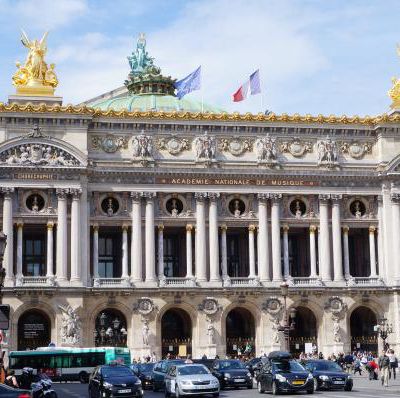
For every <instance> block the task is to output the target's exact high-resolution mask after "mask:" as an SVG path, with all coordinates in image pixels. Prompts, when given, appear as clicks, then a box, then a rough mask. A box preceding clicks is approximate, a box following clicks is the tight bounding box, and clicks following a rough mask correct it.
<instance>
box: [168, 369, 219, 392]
mask: <svg viewBox="0 0 400 398" xmlns="http://www.w3.org/2000/svg"><path fill="white" fill-rule="evenodd" d="M207 394H210V395H212V396H213V397H218V396H219V381H218V379H217V378H216V377H214V376H213V375H212V374H211V372H210V371H209V370H208V369H207V368H206V367H205V366H204V365H201V364H193V365H192V364H190V365H189V364H182V365H180V364H179V365H173V366H171V367H170V368H169V371H168V373H167V375H166V376H165V397H166V398H168V397H170V396H171V395H173V396H175V398H179V397H180V396H183V395H207Z"/></svg>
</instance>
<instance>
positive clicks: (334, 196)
mask: <svg viewBox="0 0 400 398" xmlns="http://www.w3.org/2000/svg"><path fill="white" fill-rule="evenodd" d="M342 198H343V195H342V194H332V195H331V199H332V201H333V202H334V203H335V202H336V203H338V202H339V201H340V200H342Z"/></svg>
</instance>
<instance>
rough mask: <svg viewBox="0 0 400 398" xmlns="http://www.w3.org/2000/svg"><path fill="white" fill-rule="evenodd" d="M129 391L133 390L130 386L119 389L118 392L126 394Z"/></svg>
mask: <svg viewBox="0 0 400 398" xmlns="http://www.w3.org/2000/svg"><path fill="white" fill-rule="evenodd" d="M128 392H131V389H130V388H127V389H126V390H118V394H126V393H128Z"/></svg>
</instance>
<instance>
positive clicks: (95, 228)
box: [93, 224, 100, 279]
mask: <svg viewBox="0 0 400 398" xmlns="http://www.w3.org/2000/svg"><path fill="white" fill-rule="evenodd" d="M99 277H100V275H99V226H98V225H97V224H95V225H93V278H95V279H97V278H99Z"/></svg>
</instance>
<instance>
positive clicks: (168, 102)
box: [90, 93, 223, 113]
mask: <svg viewBox="0 0 400 398" xmlns="http://www.w3.org/2000/svg"><path fill="white" fill-rule="evenodd" d="M90 106H91V107H93V108H98V109H101V110H103V111H107V110H110V109H112V110H115V111H122V110H124V109H126V110H127V111H129V112H132V111H143V112H144V111H164V112H172V111H178V112H179V111H181V112H201V111H202V109H201V108H202V107H201V102H200V101H196V100H193V99H189V98H182V99H181V100H179V99H178V98H177V97H174V96H172V95H159V94H140V95H134V94H133V95H131V94H128V93H126V95H124V96H121V97H117V98H108V99H100V100H97V101H95V102H93V103H90ZM203 111H204V112H213V113H221V112H223V110H222V109H220V108H217V107H214V106H211V105H208V104H203Z"/></svg>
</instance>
